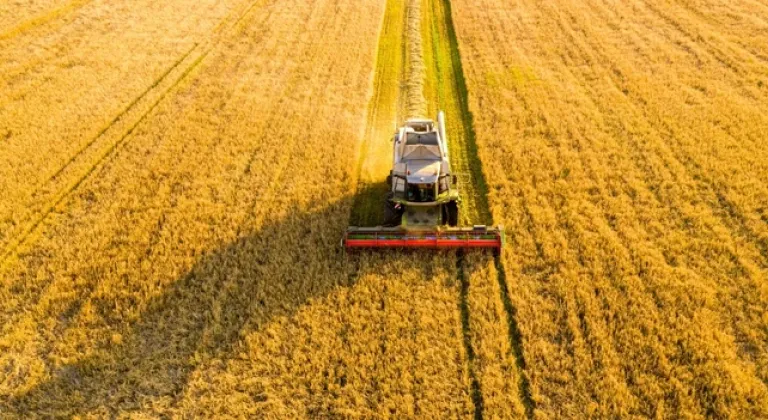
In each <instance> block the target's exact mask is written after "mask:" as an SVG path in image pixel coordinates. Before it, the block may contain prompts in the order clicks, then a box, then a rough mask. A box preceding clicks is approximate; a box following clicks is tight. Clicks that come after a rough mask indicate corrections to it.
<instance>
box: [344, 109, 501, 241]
mask: <svg viewBox="0 0 768 420" xmlns="http://www.w3.org/2000/svg"><path fill="white" fill-rule="evenodd" d="M393 149H394V150H393V166H392V170H391V171H390V175H389V176H388V177H387V184H388V185H389V193H388V194H387V202H386V207H385V219H386V220H385V222H384V225H383V226H376V227H357V226H351V227H349V228H348V229H347V233H346V234H345V236H344V239H343V241H342V242H343V244H344V246H345V247H346V248H347V249H354V248H438V249H439V248H490V249H493V250H495V251H496V252H499V251H501V248H502V246H503V245H504V231H503V229H502V228H501V227H488V226H485V225H474V226H471V227H458V226H457V225H458V221H459V209H460V203H461V197H460V195H459V189H458V183H457V177H456V175H455V174H453V173H452V172H451V164H450V160H449V159H448V143H447V137H446V135H445V118H444V115H443V112H442V111H441V112H440V113H439V114H438V116H437V127H435V124H434V121H432V120H427V119H411V120H408V121H407V122H406V123H405V125H404V126H402V127H400V128H399V129H398V130H397V132H396V133H395V138H394V147H393Z"/></svg>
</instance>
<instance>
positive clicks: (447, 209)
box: [443, 201, 459, 226]
mask: <svg viewBox="0 0 768 420" xmlns="http://www.w3.org/2000/svg"><path fill="white" fill-rule="evenodd" d="M443 222H444V223H446V224H447V225H448V226H456V225H458V224H459V205H458V204H457V203H456V202H455V201H451V202H450V203H447V204H445V205H443Z"/></svg>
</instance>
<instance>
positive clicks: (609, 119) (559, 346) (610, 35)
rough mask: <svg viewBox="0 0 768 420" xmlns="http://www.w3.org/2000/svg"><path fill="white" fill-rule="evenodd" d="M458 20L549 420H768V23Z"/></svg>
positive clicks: (646, 7)
mask: <svg viewBox="0 0 768 420" xmlns="http://www.w3.org/2000/svg"><path fill="white" fill-rule="evenodd" d="M719 9H723V11H724V13H722V14H721V13H718V12H716V10H719ZM453 12H454V18H455V21H456V27H457V30H458V35H459V41H460V47H461V52H462V59H463V61H464V63H465V66H466V69H467V75H468V85H469V92H470V109H471V110H472V113H473V115H474V118H475V123H476V125H475V127H476V131H477V135H478V144H479V154H480V158H481V160H482V161H483V165H484V170H485V173H486V174H487V179H488V183H489V190H490V192H491V193H490V205H491V208H492V210H493V214H494V219H495V220H497V221H499V222H503V223H504V224H505V225H506V226H507V230H508V232H509V239H510V248H509V249H510V250H513V252H508V253H506V254H505V258H504V267H505V272H506V278H507V280H508V282H509V286H510V294H511V300H512V303H513V306H515V307H516V308H518V316H517V319H518V322H519V325H520V330H521V334H522V343H523V348H524V354H525V360H526V365H527V375H528V376H529V377H530V384H531V393H532V399H533V403H534V405H535V413H536V414H538V415H541V416H549V417H563V416H565V417H585V416H598V417H613V416H618V417H625V416H632V415H640V416H658V417H698V416H715V417H737V418H758V417H765V416H766V415H768V387H767V386H766V379H768V377H766V372H767V370H766V360H768V359H766V356H765V355H766V354H768V351H767V350H768V348H766V343H767V342H768V341H766V331H768V330H766V328H765V327H766V318H765V316H764V314H765V313H766V311H767V310H768V308H767V306H768V305H767V303H768V299H766V297H768V293H767V292H768V289H766V282H765V280H766V267H767V266H768V265H767V264H768V254H766V238H768V236H766V233H768V230H767V229H766V227H767V226H768V225H766V223H765V220H766V213H765V211H766V206H765V203H768V190H767V189H766V185H765V182H764V181H765V179H766V174H768V172H766V169H767V167H766V160H765V159H763V158H762V156H765V153H766V144H765V142H764V141H763V137H764V133H765V132H766V129H767V128H768V119H767V118H766V116H765V114H764V113H763V112H762V111H761V110H762V109H765V107H766V104H767V103H768V89H766V87H765V86H764V82H763V81H764V80H765V78H766V75H768V66H767V65H766V61H765V58H764V57H765V56H764V51H765V45H766V41H768V36H766V34H768V32H766V31H764V28H765V22H766V18H767V17H768V9H766V8H765V7H764V6H761V5H759V4H758V3H755V2H729V3H728V4H727V5H725V4H720V3H717V4H716V2H699V3H698V4H695V5H694V4H690V3H688V2H674V1H664V0H659V1H632V2H611V1H599V0H592V1H588V2H581V1H565V2H546V1H545V2H540V1H522V2H518V3H517V4H516V5H515V6H513V5H511V4H509V3H507V2H502V1H495V0H487V1H483V2H467V1H464V0H462V1H459V0H457V1H455V4H454V10H453ZM735 21H738V22H740V25H739V26H733V25H732V24H733V23H734V22H735ZM742 23H743V25H742ZM761 29H762V30H761ZM761 133H763V134H761Z"/></svg>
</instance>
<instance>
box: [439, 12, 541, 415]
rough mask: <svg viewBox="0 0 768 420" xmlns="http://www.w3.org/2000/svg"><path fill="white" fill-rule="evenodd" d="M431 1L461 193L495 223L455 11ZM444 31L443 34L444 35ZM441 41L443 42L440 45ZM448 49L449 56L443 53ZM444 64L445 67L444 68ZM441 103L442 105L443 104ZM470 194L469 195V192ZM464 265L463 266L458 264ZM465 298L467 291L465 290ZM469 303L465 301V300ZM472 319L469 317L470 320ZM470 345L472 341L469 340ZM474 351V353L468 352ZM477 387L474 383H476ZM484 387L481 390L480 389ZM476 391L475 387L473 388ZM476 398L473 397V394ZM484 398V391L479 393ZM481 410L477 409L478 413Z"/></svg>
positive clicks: (512, 316) (501, 277) (502, 283)
mask: <svg viewBox="0 0 768 420" xmlns="http://www.w3.org/2000/svg"><path fill="white" fill-rule="evenodd" d="M429 1H431V3H432V13H433V15H434V16H435V19H440V20H441V21H438V22H434V24H435V25H439V26H442V29H443V30H441V28H438V27H433V28H431V31H430V32H431V33H432V37H433V38H435V39H433V40H432V45H433V48H434V54H435V57H436V62H437V66H436V67H437V69H436V71H435V73H436V77H437V79H438V80H437V85H438V87H437V89H438V90H439V92H438V95H437V96H438V98H440V99H441V102H445V104H446V105H444V106H449V107H452V108H455V109H453V110H452V111H453V112H454V113H455V115H457V116H458V117H459V119H460V121H459V127H457V128H459V129H463V134H464V135H463V136H454V137H453V138H452V139H451V142H450V143H449V146H450V147H452V149H453V150H456V151H457V152H458V153H452V156H453V159H454V160H456V162H451V163H452V164H454V163H455V164H456V166H457V167H460V168H462V170H463V171H466V172H467V173H468V174H469V175H470V178H471V181H472V182H471V183H468V184H471V185H472V189H473V191H462V192H461V193H462V195H465V196H466V197H465V198H466V199H467V200H466V201H469V202H470V205H471V208H469V209H468V210H469V211H470V212H471V217H476V218H478V219H479V220H475V221H473V223H478V222H482V223H490V224H493V215H492V213H491V211H490V206H489V203H488V187H487V182H486V179H485V174H484V173H483V170H482V162H481V161H480V158H479V156H478V149H477V142H476V135H475V128H474V121H473V117H472V113H471V111H470V109H469V93H468V90H467V85H466V80H465V77H464V68H463V64H462V61H461V54H460V51H459V43H458V38H457V35H456V28H455V26H454V22H453V15H452V10H451V2H450V0H429ZM443 32H444V35H443ZM441 44H442V45H441ZM445 50H447V53H448V55H449V57H444V55H445V54H446V53H445ZM442 66H444V67H445V69H441V67H442ZM444 91H450V94H451V95H452V96H453V98H448V97H445V96H447V94H446V92H444ZM441 106H443V105H442V104H441ZM468 194H469V196H467V195H468ZM459 260H460V261H459V262H457V263H458V264H461V260H462V258H461V254H459ZM494 264H495V266H496V272H497V276H496V281H497V282H498V284H499V289H500V293H501V296H500V298H501V301H502V306H503V308H504V312H505V315H506V318H507V328H508V340H509V343H510V349H511V351H512V353H513V356H514V359H515V363H516V365H517V369H518V371H519V374H520V379H519V381H520V383H519V392H520V399H521V400H522V403H523V405H524V406H525V414H526V416H527V417H528V418H533V417H534V409H535V402H534V401H533V398H532V394H531V389H530V383H529V381H528V378H527V375H526V371H525V370H526V363H525V355H524V353H523V346H522V336H521V334H520V328H519V325H518V322H517V311H516V309H515V307H514V305H513V304H512V300H511V298H510V294H509V286H508V283H507V279H506V274H505V270H504V267H503V264H502V260H501V258H500V257H499V256H497V257H494ZM459 268H461V267H459ZM459 276H460V280H461V282H462V283H461V284H462V288H464V287H468V286H469V285H468V284H466V283H467V280H466V279H465V277H466V276H465V275H464V273H463V272H462V270H461V269H460V270H459ZM462 296H463V299H464V300H465V298H466V294H465V293H464V292H463V293H462ZM464 303H466V302H464ZM468 320H469V319H467V321H468ZM470 345H471V342H470ZM469 354H471V353H469ZM473 387H474V386H473ZM480 391H481V390H480ZM473 393H474V389H473ZM473 398H474V397H473ZM480 398H482V394H480ZM478 402H480V403H481V402H482V400H480V401H477V400H476V401H475V403H476V410H479V412H480V413H481V414H482V405H478ZM477 413H478V411H476V415H477Z"/></svg>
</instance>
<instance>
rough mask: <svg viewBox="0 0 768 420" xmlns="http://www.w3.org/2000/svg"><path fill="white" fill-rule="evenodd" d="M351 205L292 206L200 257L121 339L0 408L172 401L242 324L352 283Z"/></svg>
mask: <svg viewBox="0 0 768 420" xmlns="http://www.w3.org/2000/svg"><path fill="white" fill-rule="evenodd" d="M350 205H351V198H347V199H345V200H342V201H340V202H336V203H334V204H333V205H331V206H329V207H325V208H323V209H320V210H317V211H315V212H307V213H301V214H296V213H293V214H291V215H290V216H288V217H286V218H284V219H282V220H280V221H276V222H273V223H270V224H267V225H266V226H264V227H263V228H262V229H261V230H259V231H256V232H252V233H250V234H244V235H242V237H241V238H240V239H238V240H237V241H235V242H233V243H230V244H228V245H227V246H224V247H222V248H220V249H218V250H216V251H214V252H212V253H209V254H206V255H204V256H202V257H201V258H200V259H199V260H198V262H197V263H196V264H195V265H194V267H193V268H192V269H191V270H190V271H189V272H188V273H186V274H184V275H183V276H181V277H180V278H178V279H177V280H176V281H175V282H174V283H172V284H171V285H169V286H168V287H167V289H166V290H165V291H164V292H163V293H162V294H161V295H160V296H158V297H156V298H153V299H152V300H151V301H150V302H149V304H148V306H147V309H146V310H145V311H144V312H143V313H142V315H141V317H140V319H139V320H138V321H136V322H134V323H132V324H130V325H127V326H125V327H124V328H123V335H122V337H119V338H117V339H115V338H112V340H111V342H112V344H109V345H107V346H106V348H104V349H99V350H97V351H95V352H94V355H92V356H87V357H85V358H84V359H83V360H80V361H78V362H76V363H74V364H70V365H65V366H63V367H62V368H59V369H56V370H55V371H54V372H53V373H52V377H51V378H50V380H48V381H46V382H43V383H42V384H40V385H39V386H37V387H35V388H33V389H31V390H30V391H29V392H27V393H25V394H23V395H20V396H17V397H14V398H12V399H10V400H6V401H4V402H3V401H0V412H5V413H16V414H17V415H19V416H20V417H27V416H29V415H43V416H52V417H59V416H66V417H69V416H73V415H78V414H89V413H90V414H96V415H98V416H108V417H114V416H115V415H116V414H117V413H118V412H121V413H125V412H126V411H128V412H130V411H132V410H139V409H144V410H146V409H149V410H150V411H154V410H157V411H160V412H162V411H163V408H169V407H172V406H173V404H174V403H175V402H176V401H178V399H179V398H180V397H181V396H182V395H183V393H184V390H185V387H186V386H187V383H188V380H189V375H190V373H191V372H192V371H193V370H194V368H195V367H196V366H198V365H199V364H200V363H201V361H202V360H206V359H210V358H221V359H226V358H227V357H230V356H231V355H232V353H233V351H234V349H235V346H236V344H237V343H238V341H239V339H240V334H241V331H243V330H246V331H254V330H258V329H260V328H261V327H262V326H263V325H264V324H265V323H267V322H269V321H270V320H271V319H273V318H274V317H276V316H290V315H291V314H293V313H294V312H295V311H296V310H297V309H298V308H299V307H301V306H302V305H303V304H305V303H306V302H307V300H308V299H310V298H313V297H315V298H317V297H322V296H324V295H326V294H327V293H329V292H330V291H331V290H332V289H334V288H336V287H339V286H341V287H345V286H350V285H351V284H352V283H353V281H354V280H353V276H349V271H350V270H349V268H348V265H349V263H348V262H347V257H346V256H345V253H344V251H343V250H342V249H341V247H340V246H339V240H340V238H341V236H342V233H343V231H344V229H345V227H346V224H347V220H346V217H340V213H341V214H346V212H347V211H348V209H349V208H350ZM247 230H248V229H247V228H244V229H242V231H247ZM317 279H322V280H317ZM329 279H332V280H329ZM89 299H95V298H89ZM121 299H124V298H120V297H117V300H121ZM110 303H111V304H113V305H114V302H110ZM104 312H105V313H103V314H100V315H101V316H102V317H103V318H104V320H105V322H106V323H107V324H108V325H110V326H111V327H118V326H119V325H120V323H121V322H124V321H121V320H119V319H115V318H116V317H115V315H114V314H110V313H108V312H109V311H107V310H105V311H104ZM88 332H89V331H86V334H87V333H88ZM152 407H154V408H152ZM0 417H2V416H0Z"/></svg>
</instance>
